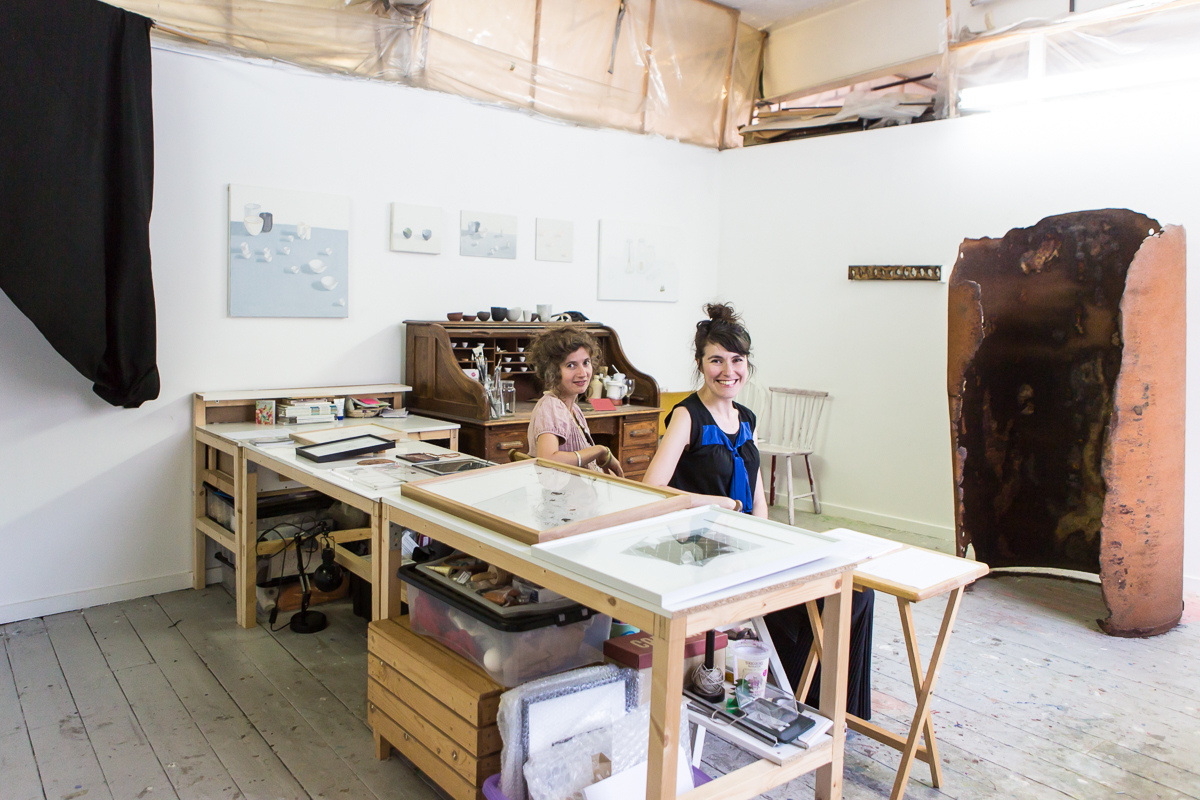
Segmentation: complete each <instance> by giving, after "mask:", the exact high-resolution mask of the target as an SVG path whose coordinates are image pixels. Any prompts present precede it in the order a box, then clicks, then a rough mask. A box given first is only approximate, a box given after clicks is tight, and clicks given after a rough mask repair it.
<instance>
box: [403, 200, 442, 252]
mask: <svg viewBox="0 0 1200 800" xmlns="http://www.w3.org/2000/svg"><path fill="white" fill-rule="evenodd" d="M390 246H391V250H392V251H393V252H396V253H426V254H429V255H437V254H439V253H441V252H442V209H441V208H439V207H437V206H416V205H410V204H408V203H392V235H391V245H390Z"/></svg>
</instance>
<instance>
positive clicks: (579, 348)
mask: <svg viewBox="0 0 1200 800" xmlns="http://www.w3.org/2000/svg"><path fill="white" fill-rule="evenodd" d="M526 355H527V356H528V358H529V361H530V362H531V363H532V364H533V372H534V375H536V376H537V379H538V382H539V383H540V384H541V385H542V389H543V390H544V391H543V393H542V399H541V400H538V402H537V405H535V406H534V407H533V414H532V415H531V416H530V419H529V432H528V436H529V454H530V455H532V456H536V457H537V458H547V459H550V460H552V461H559V462H562V463H563V464H574V465H575V466H577V467H587V468H588V469H592V470H596V471H597V472H611V473H612V474H613V475H617V476H620V475H622V472H621V462H620V461H619V460H617V459H615V458H613V454H612V451H611V450H609V449H608V448H607V447H605V446H603V445H598V444H596V443H595V442H594V441H592V434H591V432H590V431H589V430H588V425H587V420H586V419H584V417H583V411H582V410H581V409H580V408H579V403H578V402H577V401H578V399H579V396H580V395H581V394H583V393H584V392H586V391H587V388H588V384H590V383H591V381H592V374H593V372H594V371H595V369H596V368H597V367H598V366H600V344H599V343H598V342H597V341H596V340H595V338H593V337H592V335H591V334H590V333H588V332H587V331H585V330H584V329H583V328H580V327H575V326H571V325H563V326H562V327H555V328H550V329H549V330H547V331H543V332H542V333H540V334H538V336H537V337H536V338H535V339H534V340H533V341H532V342H531V343H530V345H529V351H528V352H527V353H526Z"/></svg>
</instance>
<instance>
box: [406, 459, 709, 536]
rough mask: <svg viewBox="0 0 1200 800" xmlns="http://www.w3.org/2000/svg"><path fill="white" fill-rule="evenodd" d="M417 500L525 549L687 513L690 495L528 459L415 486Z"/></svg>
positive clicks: (411, 489)
mask: <svg viewBox="0 0 1200 800" xmlns="http://www.w3.org/2000/svg"><path fill="white" fill-rule="evenodd" d="M400 494H402V495H403V496H405V497H408V498H409V499H411V500H416V501H417V502H419V503H424V504H425V505H428V506H431V507H433V508H436V509H438V510H440V511H445V512H446V513H448V514H453V515H454V516H456V517H459V518H460V519H465V520H467V521H468V522H473V523H475V524H476V525H482V526H483V527H485V528H487V529H489V530H493V531H496V532H497V533H501V534H504V535H505V536H509V537H511V538H513V539H516V540H517V541H520V542H525V543H526V544H536V543H538V542H548V541H553V540H555V539H561V538H563V537H567V536H575V535H577V534H580V533H585V532H587V531H595V530H599V529H601V528H609V527H611V526H613V525H620V524H622V523H625V522H630V521H632V520H638V519H645V518H646V517H653V516H657V515H659V514H666V513H669V512H671V511H677V510H679V509H681V508H686V507H687V506H688V505H690V504H691V498H690V497H688V495H686V494H684V493H683V492H679V491H676V490H675V489H670V488H667V487H656V486H646V485H645V484H642V483H638V482H637V481H630V480H626V479H625V478H617V477H614V476H612V475H606V474H602V473H599V472H595V471H593V470H589V469H580V468H578V467H573V466H568V465H566V464H559V463H558V462H557V461H547V460H544V459H540V458H538V459H528V460H526V461H516V462H514V463H511V464H502V465H500V466H495V467H488V468H487V469H480V470H476V471H473V472H468V473H465V474H457V475H449V476H446V477H442V478H431V479H430V480H426V481H413V482H412V483H408V484H405V485H404V486H403V487H401V489H400Z"/></svg>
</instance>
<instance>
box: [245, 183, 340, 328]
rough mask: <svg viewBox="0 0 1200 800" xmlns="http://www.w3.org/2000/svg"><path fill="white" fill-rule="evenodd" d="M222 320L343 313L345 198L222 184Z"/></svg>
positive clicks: (325, 315) (316, 193)
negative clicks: (225, 289)
mask: <svg viewBox="0 0 1200 800" xmlns="http://www.w3.org/2000/svg"><path fill="white" fill-rule="evenodd" d="M226 230H227V233H228V237H229V246H228V252H227V255H228V263H229V316H231V317H333V318H342V317H347V316H349V314H350V308H349V305H348V301H349V294H348V290H349V284H350V254H349V250H350V198H349V197H342V196H340V195H332V194H321V193H319V192H301V191H293V190H290V189H276V188H271V187H262V186H244V185H242V184H237V183H231V184H229V213H228V220H227V222H226Z"/></svg>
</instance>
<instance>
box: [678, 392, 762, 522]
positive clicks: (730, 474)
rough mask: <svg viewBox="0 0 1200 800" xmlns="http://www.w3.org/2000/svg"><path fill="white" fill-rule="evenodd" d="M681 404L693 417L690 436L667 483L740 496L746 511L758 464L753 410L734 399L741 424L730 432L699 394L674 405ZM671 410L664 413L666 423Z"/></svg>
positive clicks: (750, 504) (751, 504) (751, 499)
mask: <svg viewBox="0 0 1200 800" xmlns="http://www.w3.org/2000/svg"><path fill="white" fill-rule="evenodd" d="M680 406H683V407H684V408H686V409H687V411H688V414H689V415H690V416H691V418H692V436H691V439H690V440H689V441H688V445H687V447H686V448H685V449H684V451H683V455H681V456H680V457H679V464H678V465H676V467H675V474H674V475H672V476H671V480H670V482H669V483H668V485H669V486H671V487H674V488H676V489H680V490H682V491H685V492H695V493H696V494H712V495H718V496H723V497H728V498H731V499H733V500H741V501H742V510H743V511H744V512H745V513H747V514H749V513H750V511H751V510H752V509H753V507H754V487H755V485H756V484H757V483H758V465H759V454H758V446H757V445H755V444H754V428H755V425H756V424H757V420H756V419H755V417H754V412H753V411H751V410H750V409H748V408H746V407H745V406H743V405H741V404H740V403H734V404H733V407H734V408H735V409H737V412H738V419H739V421H740V424H739V425H738V432H737V433H736V434H735V435H733V436H730V435H728V434H726V433H725V431H723V430H721V428H720V426H719V425H717V421H716V420H715V419H713V415H712V413H711V412H709V410H708V409H707V408H705V406H704V403H702V402H700V395H698V394H696V393H695V392H692V394H690V395H688V396H687V397H686V398H684V400H683V401H682V402H680V403H677V404H676V405H675V408H679V407H680ZM674 413H675V409H671V414H674ZM671 414H668V415H667V424H668V425H669V424H670V423H671Z"/></svg>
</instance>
